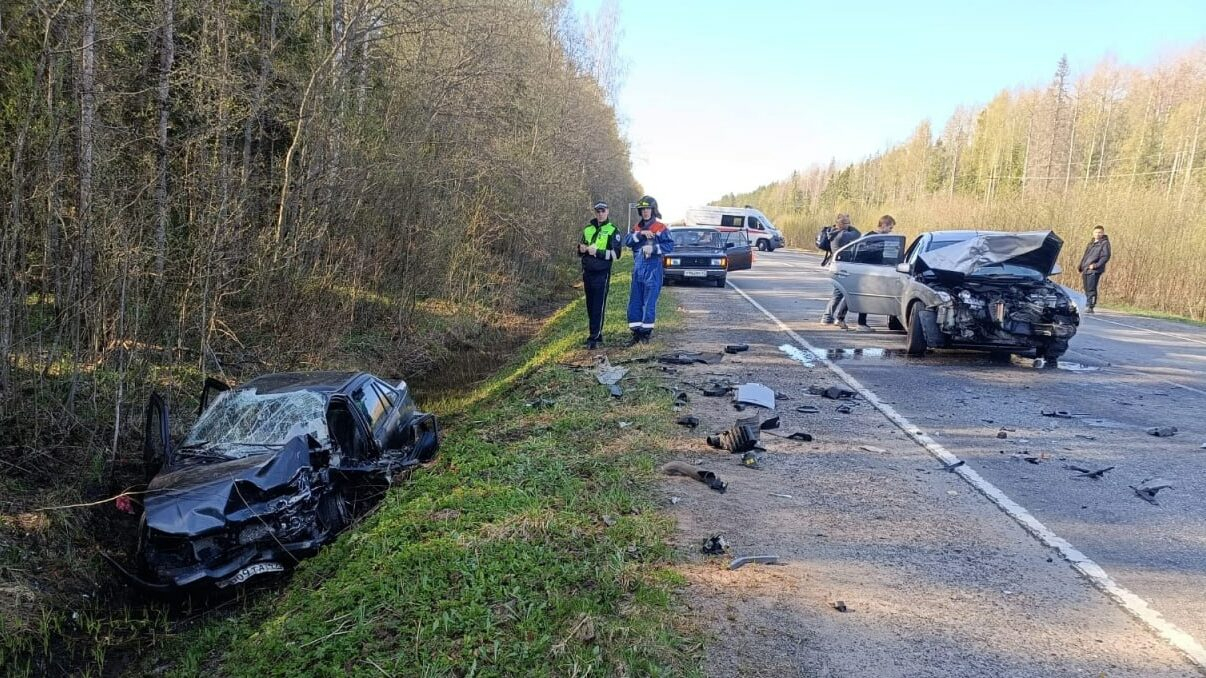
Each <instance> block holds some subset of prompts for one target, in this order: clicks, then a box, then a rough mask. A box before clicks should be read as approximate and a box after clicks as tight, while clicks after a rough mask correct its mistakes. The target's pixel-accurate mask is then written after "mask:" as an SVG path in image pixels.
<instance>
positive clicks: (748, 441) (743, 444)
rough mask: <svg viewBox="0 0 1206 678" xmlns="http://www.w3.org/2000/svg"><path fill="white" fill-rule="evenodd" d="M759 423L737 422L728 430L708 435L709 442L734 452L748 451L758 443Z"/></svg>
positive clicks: (718, 447)
mask: <svg viewBox="0 0 1206 678" xmlns="http://www.w3.org/2000/svg"><path fill="white" fill-rule="evenodd" d="M758 433H759V429H758V425H757V424H754V423H749V422H741V421H739V422H737V424H736V425H734V426H733V427H732V428H730V429H728V430H727V431H721V432H720V433H717V434H715V435H710V436H708V444H709V445H711V446H712V447H715V448H717V449H721V450H727V451H729V452H731V453H734V454H740V453H742V452H748V451H749V450H752V449H754V446H756V445H757V444H758Z"/></svg>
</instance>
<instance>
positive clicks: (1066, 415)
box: [1040, 408, 1072, 419]
mask: <svg viewBox="0 0 1206 678" xmlns="http://www.w3.org/2000/svg"><path fill="white" fill-rule="evenodd" d="M1040 413H1041V414H1042V415H1043V416H1044V417H1055V418H1057V419H1071V418H1072V413H1071V412H1069V411H1067V410H1049V409H1046V408H1043V409H1042V410H1041V411H1040Z"/></svg>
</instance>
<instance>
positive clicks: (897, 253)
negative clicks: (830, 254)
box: [833, 235, 905, 315]
mask: <svg viewBox="0 0 1206 678" xmlns="http://www.w3.org/2000/svg"><path fill="white" fill-rule="evenodd" d="M904 243H905V239H904V236H899V235H871V236H867V237H864V238H862V239H860V240H857V241H855V242H854V243H852V244H850V245H848V246H846V247H844V248H842V249H840V250H838V253H837V254H836V255H835V256H834V264H833V278H834V282H836V283H837V285H838V286H839V287H840V288H841V289H842V290H843V291H844V292H845V294H846V306H847V307H848V308H849V309H850V310H851V311H853V312H855V313H871V314H876V315H896V314H897V313H898V312H899V305H900V301H899V300H900V294H901V290H902V289H903V287H904V279H903V277H902V274H901V273H899V272H897V270H896V265H897V264H898V263H899V262H900V261H901V257H902V256H903V254H904Z"/></svg>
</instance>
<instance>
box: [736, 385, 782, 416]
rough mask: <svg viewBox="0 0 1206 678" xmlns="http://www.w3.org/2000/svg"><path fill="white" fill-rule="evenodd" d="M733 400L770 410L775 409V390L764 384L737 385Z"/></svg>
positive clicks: (740, 403)
mask: <svg viewBox="0 0 1206 678" xmlns="http://www.w3.org/2000/svg"><path fill="white" fill-rule="evenodd" d="M733 401H734V402H736V403H737V404H739V405H756V406H758V407H763V408H766V409H768V410H773V409H775V392H774V391H773V390H771V389H770V388H767V387H766V386H763V385H762V384H742V385H740V386H738V387H737V395H736V396H735V397H734V398H733Z"/></svg>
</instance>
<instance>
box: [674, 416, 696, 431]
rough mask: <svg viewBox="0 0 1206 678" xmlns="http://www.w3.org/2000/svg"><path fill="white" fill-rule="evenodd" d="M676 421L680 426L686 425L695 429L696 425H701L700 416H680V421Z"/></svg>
mask: <svg viewBox="0 0 1206 678" xmlns="http://www.w3.org/2000/svg"><path fill="white" fill-rule="evenodd" d="M675 423H677V424H678V425H679V426H686V427H687V428H689V429H694V428H695V427H696V426H699V417H692V416H686V417H679V418H678V421H677V422H675Z"/></svg>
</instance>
